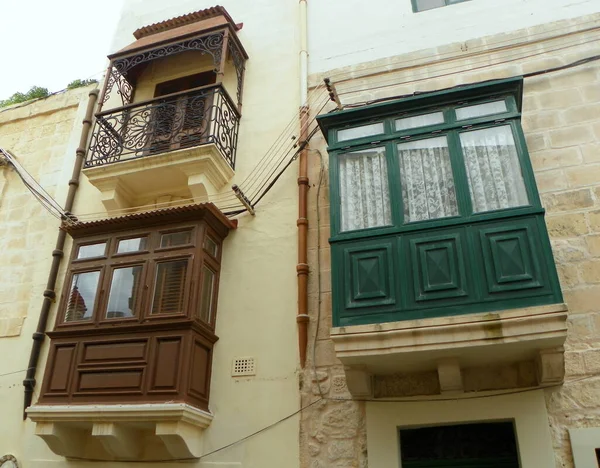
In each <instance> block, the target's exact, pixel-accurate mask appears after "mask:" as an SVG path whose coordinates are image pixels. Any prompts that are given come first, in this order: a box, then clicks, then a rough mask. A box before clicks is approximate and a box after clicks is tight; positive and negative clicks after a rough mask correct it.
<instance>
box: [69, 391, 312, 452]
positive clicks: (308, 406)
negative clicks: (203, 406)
mask: <svg viewBox="0 0 600 468" xmlns="http://www.w3.org/2000/svg"><path fill="white" fill-rule="evenodd" d="M320 401H321V399H318V400H315V401H313V402H311V403H309V404H307V405H305V406H302V407H301V408H300V409H298V410H296V411H294V412H293V413H290V414H288V415H287V416H284V417H283V418H281V419H278V420H277V421H275V422H273V423H271V424H269V425H267V426H265V427H263V428H261V429H258V430H257V431H254V432H253V433H251V434H248V435H247V436H245V437H242V438H241V439H238V440H236V441H234V442H231V443H229V444H227V445H223V446H222V447H219V448H218V449H215V450H212V451H210V452H208V453H205V454H204V455H200V456H199V457H186V458H175V459H172V458H171V459H159V460H156V459H155V460H111V461H113V462H118V461H124V462H127V463H159V462H180V461H198V460H202V459H203V458H206V457H209V456H211V455H214V454H215V453H218V452H222V451H223V450H226V449H228V448H230V447H233V446H234V445H237V444H239V443H241V442H245V441H246V440H248V439H251V438H252V437H254V436H257V435H259V434H262V433H263V432H266V431H268V430H269V429H271V428H273V427H275V426H278V425H279V424H281V423H282V422H285V421H287V420H288V419H291V418H293V417H294V416H296V415H297V414H300V413H302V412H303V411H305V410H307V409H308V408H310V407H311V406H313V405H315V404H317V403H319V402H320ZM69 459H71V460H79V461H104V462H105V461H106V460H102V459H98V458H85V457H69Z"/></svg>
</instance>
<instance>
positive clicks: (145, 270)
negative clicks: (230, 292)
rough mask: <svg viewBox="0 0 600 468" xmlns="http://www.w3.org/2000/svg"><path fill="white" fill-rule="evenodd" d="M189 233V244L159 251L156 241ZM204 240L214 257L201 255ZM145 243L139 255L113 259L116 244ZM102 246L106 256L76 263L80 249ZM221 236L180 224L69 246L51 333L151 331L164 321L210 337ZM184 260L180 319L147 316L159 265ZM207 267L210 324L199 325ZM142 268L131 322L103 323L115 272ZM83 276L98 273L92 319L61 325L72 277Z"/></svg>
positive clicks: (77, 241)
mask: <svg viewBox="0 0 600 468" xmlns="http://www.w3.org/2000/svg"><path fill="white" fill-rule="evenodd" d="M185 230H190V231H191V235H190V236H191V242H190V243H189V244H183V245H175V246H168V247H160V243H161V236H162V235H163V234H169V233H173V232H179V231H185ZM205 236H208V237H210V239H211V240H212V241H213V242H215V243H216V244H217V253H216V256H215V257H213V256H212V255H211V254H210V253H209V252H208V251H206V250H205V249H204V245H205V242H204V239H205ZM137 237H147V242H146V247H145V249H144V250H140V251H135V252H122V253H117V249H118V245H119V241H121V240H126V239H131V238H137ZM103 241H105V242H106V243H107V246H106V249H105V254H104V255H103V256H98V257H90V258H82V259H78V258H77V255H78V252H79V247H80V246H82V245H90V244H95V243H99V242H103ZM222 250H223V248H222V240H221V236H219V235H218V234H217V232H216V231H214V230H213V229H212V228H211V227H210V226H209V225H208V224H206V223H202V222H179V223H172V224H161V225H159V226H149V227H141V228H138V229H131V230H127V231H119V232H114V233H106V234H101V235H89V236H84V237H78V238H76V239H74V241H73V247H72V253H71V259H70V264H69V269H68V271H67V274H66V275H65V283H64V286H63V292H62V297H61V300H60V307H59V312H58V314H57V318H56V326H55V330H65V329H82V330H83V329H107V330H110V329H112V328H114V327H115V326H119V325H121V326H127V325H132V326H135V325H140V324H144V325H151V324H152V323H161V322H164V321H171V322H172V321H174V320H175V321H189V320H193V321H195V322H197V323H199V324H200V325H201V326H202V327H207V328H208V329H209V330H210V331H211V332H214V328H215V319H216V309H217V303H218V285H219V276H220V270H221V252H222ZM180 259H187V260H188V267H187V271H186V276H185V280H184V286H183V294H184V296H183V299H182V302H183V306H182V309H183V310H182V313H164V314H163V313H159V314H152V304H153V298H154V287H155V272H156V269H157V267H158V264H159V263H163V262H169V261H176V260H180ZM204 264H206V265H207V266H208V267H209V268H210V269H211V270H212V271H213V272H214V273H215V280H214V287H213V291H212V296H213V297H212V303H211V310H210V317H211V320H210V322H209V323H207V322H204V321H201V320H200V319H199V313H198V311H199V309H200V306H201V301H202V295H203V291H201V287H202V278H201V275H202V268H203V265H204ZM137 265H141V266H142V272H141V279H140V280H139V287H138V293H137V297H136V303H135V304H134V309H133V312H134V315H133V316H132V317H113V318H107V317H106V315H107V309H108V304H109V299H110V289H111V283H112V277H113V274H114V271H115V270H116V269H118V268H126V267H131V266H137ZM87 271H100V277H99V280H98V291H97V294H96V299H95V303H94V310H93V313H92V316H91V319H88V320H75V321H70V322H66V321H65V318H66V317H65V316H66V312H67V306H68V302H69V297H70V295H71V284H72V281H73V276H74V275H75V274H77V273H83V272H87Z"/></svg>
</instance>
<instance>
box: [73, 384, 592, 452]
mask: <svg viewBox="0 0 600 468" xmlns="http://www.w3.org/2000/svg"><path fill="white" fill-rule="evenodd" d="M592 378H598V375H587V376H583V377H580V378H577V379H572V380H566V381H564V382H563V383H562V384H560V383H559V384H553V385H548V386H543V387H530V388H523V389H518V390H514V391H505V392H500V393H490V394H485V395H472V396H463V397H456V396H455V397H452V398H447V397H441V398H422V399H421V398H411V399H395V400H389V399H376V398H371V399H357V398H331V397H327V398H318V399H317V400H315V401H313V402H311V403H309V404H307V405H305V406H302V407H301V408H299V409H298V410H296V411H294V412H293V413H290V414H288V415H287V416H284V417H283V418H281V419H278V420H277V421H275V422H273V423H271V424H269V425H267V426H264V427H263V428H261V429H258V430H256V431H254V432H252V433H251V434H248V435H247V436H244V437H242V438H240V439H237V440H235V441H234V442H231V443H229V444H226V445H223V446H222V447H219V448H217V449H215V450H212V451H210V452H208V453H205V454H204V455H200V456H199V457H186V458H175V459H153V460H111V461H113V462H120V461H123V462H127V463H159V462H179V461H198V460H202V459H203V458H206V457H209V456H211V455H214V454H215V453H219V452H222V451H223V450H226V449H228V448H230V447H233V446H235V445H237V444H240V443H241V442H245V441H246V440H248V439H251V438H252V437H255V436H257V435H259V434H262V433H263V432H266V431H268V430H269V429H272V428H273V427H276V426H278V425H279V424H281V423H282V422H285V421H287V420H288V419H291V418H293V417H294V416H296V415H297V414H300V413H302V412H303V411H305V410H307V409H308V408H310V407H312V406H314V405H315V404H317V403H319V402H321V401H335V402H342V401H354V402H361V403H363V402H369V403H432V402H436V401H462V400H477V399H482V398H493V397H498V396H504V395H515V394H519V393H527V392H534V391H539V390H546V389H550V388H556V387H563V386H565V385H567V384H570V383H573V382H580V381H582V380H588V379H592ZM69 459H72V460H78V461H104V462H105V461H106V460H102V459H98V458H87V457H69Z"/></svg>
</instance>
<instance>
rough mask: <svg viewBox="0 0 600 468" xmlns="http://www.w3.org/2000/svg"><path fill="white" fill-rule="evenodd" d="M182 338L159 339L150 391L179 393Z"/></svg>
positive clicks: (157, 340)
mask: <svg viewBox="0 0 600 468" xmlns="http://www.w3.org/2000/svg"><path fill="white" fill-rule="evenodd" d="M181 346H182V337H180V336H178V337H169V338H157V339H156V345H155V347H156V350H155V353H154V362H153V364H154V365H153V371H152V382H151V384H150V388H149V391H168V390H171V391H177V387H178V385H177V380H178V377H179V370H180V367H181V364H180V362H179V361H180V359H181Z"/></svg>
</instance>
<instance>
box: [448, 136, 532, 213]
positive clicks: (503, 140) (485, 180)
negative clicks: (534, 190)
mask: <svg viewBox="0 0 600 468" xmlns="http://www.w3.org/2000/svg"><path fill="white" fill-rule="evenodd" d="M460 142H461V145H462V149H463V154H464V158H465V164H466V168H467V176H468V179H469V191H470V193H471V200H472V202H473V211H474V212H475V213H479V212H483V211H491V210H500V209H504V208H513V207H517V206H525V205H528V204H529V200H528V197H527V191H526V190H525V183H524V182H523V174H522V172H521V166H520V164H519V157H518V155H517V149H516V147H515V141H514V138H513V135H512V131H511V128H510V126H508V125H504V126H501V127H493V128H486V129H483V130H475V131H471V132H464V133H461V134H460Z"/></svg>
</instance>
